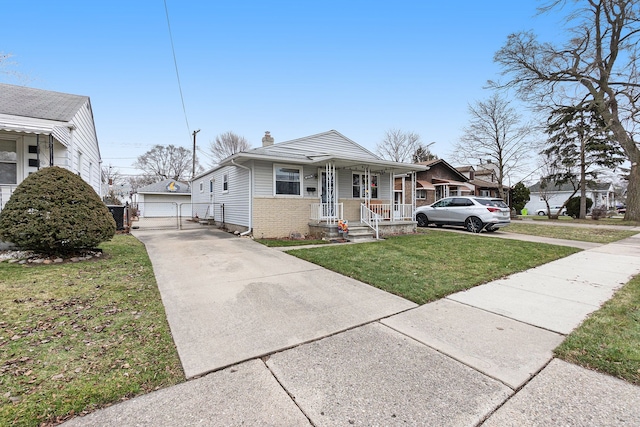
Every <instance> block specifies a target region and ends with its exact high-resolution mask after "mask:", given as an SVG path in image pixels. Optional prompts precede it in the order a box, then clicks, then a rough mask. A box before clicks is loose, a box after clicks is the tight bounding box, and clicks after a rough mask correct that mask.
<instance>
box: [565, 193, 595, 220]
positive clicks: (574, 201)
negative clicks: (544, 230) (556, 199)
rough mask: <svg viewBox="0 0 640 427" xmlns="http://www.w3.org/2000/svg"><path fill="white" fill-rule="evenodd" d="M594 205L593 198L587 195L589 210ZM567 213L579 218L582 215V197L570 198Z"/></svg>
mask: <svg viewBox="0 0 640 427" xmlns="http://www.w3.org/2000/svg"><path fill="white" fill-rule="evenodd" d="M592 205H593V200H591V199H590V198H589V197H587V212H589V209H591V206H592ZM566 208H567V215H569V216H570V217H573V218H578V217H579V216H580V197H579V196H577V197H572V198H570V199H569V201H568V202H567V205H566Z"/></svg>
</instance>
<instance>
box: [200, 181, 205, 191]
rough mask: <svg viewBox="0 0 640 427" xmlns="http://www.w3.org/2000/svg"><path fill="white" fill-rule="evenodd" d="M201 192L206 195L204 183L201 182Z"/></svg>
mask: <svg viewBox="0 0 640 427" xmlns="http://www.w3.org/2000/svg"><path fill="white" fill-rule="evenodd" d="M200 192H201V193H204V182H202V181H200Z"/></svg>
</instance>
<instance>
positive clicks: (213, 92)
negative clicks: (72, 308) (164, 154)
mask: <svg viewBox="0 0 640 427" xmlns="http://www.w3.org/2000/svg"><path fill="white" fill-rule="evenodd" d="M166 1H167V6H168V10H169V17H170V22H171V30H172V33H173V40H174V45H175V51H176V56H177V61H178V68H179V72H180V79H181V82H182V91H183V95H184V103H185V108H186V112H187V118H188V122H189V127H187V124H186V123H185V117H184V114H183V110H182V103H181V100H180V93H179V89H178V84H177V79H176V73H175V68H174V63H173V56H172V51H171V44H170V38H169V32H168V28H167V21H166V16H165V9H164V3H163V1H162V0H153V1H151V0H135V1H132V0H127V1H124V0H111V1H104V0H95V1H87V0H82V1H77V0H59V1H51V0H39V1H35V0H21V1H15V0H0V8H1V10H2V17H3V19H2V25H1V26H0V40H1V41H2V42H1V43H0V52H4V53H11V54H13V55H14V57H13V61H14V62H15V63H16V65H14V66H13V67H12V69H13V70H15V71H18V72H20V73H22V74H24V75H26V76H27V77H28V78H29V80H28V81H27V82H26V85H27V86H31V87H36V88H41V89H47V90H53V91H59V92H67V93H73V94H78V95H88V96H89V97H90V98H91V103H92V106H93V111H94V115H95V121H96V126H97V131H98V139H99V142H100V148H101V152H102V157H103V160H104V164H106V165H108V164H112V165H113V166H115V167H117V168H118V169H119V170H120V172H121V173H123V174H127V173H134V172H135V170H134V169H133V168H131V165H132V163H133V162H134V161H135V158H136V157H137V156H138V155H140V154H142V153H144V152H145V151H147V150H148V149H149V148H150V147H151V146H153V145H154V144H162V145H168V144H174V145H181V146H184V147H186V148H189V149H190V148H191V146H192V145H191V144H192V139H191V132H192V131H193V130H195V129H201V132H200V133H199V134H198V136H197V141H198V147H199V149H203V150H205V149H206V148H207V146H208V145H209V143H210V141H212V140H213V139H214V138H215V136H216V135H217V134H220V133H222V132H225V131H229V130H231V131H233V132H235V133H237V134H240V135H243V136H245V137H246V138H247V139H248V140H249V141H250V142H251V143H252V145H253V146H254V147H256V146H259V145H260V144H261V138H262V136H263V135H264V131H266V130H269V131H271V134H272V136H273V137H274V138H275V140H276V143H277V142H279V141H285V140H289V139H295V138H299V137H303V136H307V135H312V134H316V133H320V132H324V131H327V130H330V129H335V130H337V131H339V132H341V133H342V134H344V135H345V136H347V137H349V138H351V139H353V140H354V141H356V142H357V143H359V144H361V145H363V146H364V147H366V148H368V149H370V150H371V151H374V150H375V145H376V143H378V142H379V141H380V140H381V139H382V138H383V136H384V132H385V131H386V130H387V129H389V128H400V129H403V130H406V131H414V132H417V133H419V134H420V135H421V136H422V139H423V142H425V143H429V142H432V141H435V142H436V144H434V145H433V146H431V149H432V151H433V152H434V153H435V154H437V155H439V156H440V157H441V158H444V159H445V160H446V159H447V156H448V154H449V153H450V152H451V146H452V144H453V143H455V142H456V141H457V140H458V138H459V137H460V135H461V133H462V128H463V127H464V126H465V125H466V123H467V121H468V116H467V105H468V104H469V103H472V102H474V101H475V100H480V99H485V98H487V97H488V96H489V95H490V93H489V92H488V91H487V90H484V89H483V86H484V85H485V83H486V81H487V80H488V79H496V78H497V77H498V71H499V69H498V67H497V66H496V65H495V64H494V63H493V54H494V53H495V51H496V50H497V49H499V48H500V47H501V46H502V45H503V44H504V42H505V40H506V38H507V36H508V35H509V34H510V33H512V32H515V31H519V30H529V29H532V30H534V31H536V32H537V33H540V34H542V35H543V36H544V38H545V39H551V40H553V37H554V36H558V35H560V34H561V28H560V25H561V21H560V20H559V18H558V17H557V16H536V6H538V5H539V4H540V3H539V2H538V1H536V0H517V1H516V0H486V1H477V0H468V1H464V0H462V1H451V2H447V1H431V0H415V1H401V0H398V1H394V2H391V1H376V0H367V1H346V0H343V1H333V0H327V1H322V2H310V1H303V0H297V1H242V0H236V1H225V2H222V1H214V0H211V1H189V0H183V1H177V0H166ZM0 81H3V82H6V83H13V84H15V83H20V82H19V81H16V80H14V79H12V78H10V77H7V76H4V75H3V76H0ZM198 156H199V160H200V161H201V163H203V164H205V166H206V165H207V164H208V163H209V159H207V158H206V157H204V156H203V155H202V154H201V153H200V152H199V153H198Z"/></svg>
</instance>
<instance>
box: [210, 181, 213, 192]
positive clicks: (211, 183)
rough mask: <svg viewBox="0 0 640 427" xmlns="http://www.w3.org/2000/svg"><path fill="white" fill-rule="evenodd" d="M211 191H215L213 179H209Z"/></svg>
mask: <svg viewBox="0 0 640 427" xmlns="http://www.w3.org/2000/svg"><path fill="white" fill-rule="evenodd" d="M209 193H213V179H210V180H209Z"/></svg>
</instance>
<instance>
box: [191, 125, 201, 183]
mask: <svg viewBox="0 0 640 427" xmlns="http://www.w3.org/2000/svg"><path fill="white" fill-rule="evenodd" d="M198 132H200V129H198V130H194V131H193V166H192V167H191V179H193V178H194V177H195V176H196V134H197V133H198Z"/></svg>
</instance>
